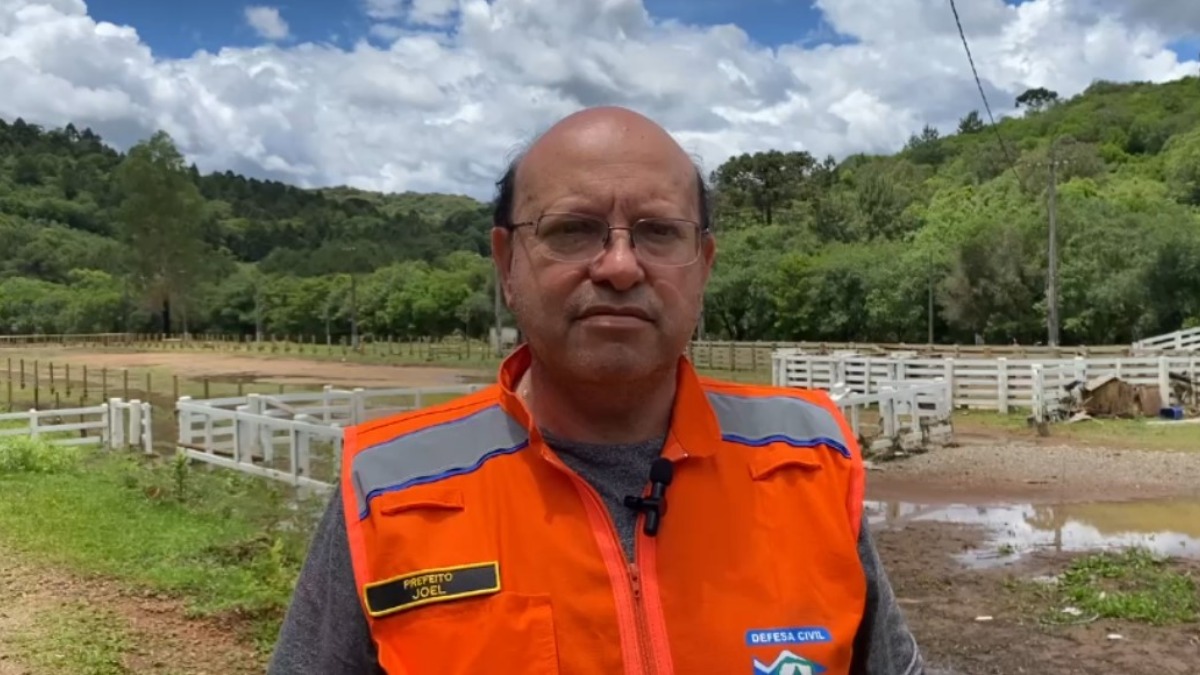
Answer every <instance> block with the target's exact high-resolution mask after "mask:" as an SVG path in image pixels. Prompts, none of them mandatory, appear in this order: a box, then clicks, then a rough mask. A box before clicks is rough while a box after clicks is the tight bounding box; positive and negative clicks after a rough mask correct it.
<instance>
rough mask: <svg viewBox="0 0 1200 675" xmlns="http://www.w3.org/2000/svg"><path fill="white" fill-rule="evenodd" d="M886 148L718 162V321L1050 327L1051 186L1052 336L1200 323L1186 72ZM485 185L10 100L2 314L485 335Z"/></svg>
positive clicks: (77, 321) (849, 328) (0, 269)
mask: <svg viewBox="0 0 1200 675" xmlns="http://www.w3.org/2000/svg"><path fill="white" fill-rule="evenodd" d="M1017 103H1018V104H1019V105H1020V106H1021V107H1022V109H1023V115H1022V116H1020V117H1015V118H1010V119H1006V120H1004V121H1003V122H1002V123H1001V124H1000V125H999V126H998V127H991V126H990V125H988V124H986V122H985V120H984V119H983V118H981V116H980V114H979V113H978V112H972V111H964V115H963V118H962V121H961V123H960V125H959V128H958V130H957V132H956V133H954V134H951V135H948V136H945V137H942V136H940V135H939V134H938V133H937V131H935V130H933V129H932V128H926V129H924V130H920V131H917V132H916V133H914V134H913V136H912V138H911V139H910V141H909V143H908V144H907V146H906V147H905V149H904V150H903V151H901V152H900V153H898V154H896V155H894V156H887V157H867V156H853V157H849V158H846V159H845V160H843V161H841V162H840V163H838V162H835V161H834V160H833V159H832V158H825V159H821V158H814V157H812V156H810V155H808V154H806V153H803V152H765V153H759V154H755V155H746V156H741V157H734V158H731V159H730V160H729V161H728V162H726V163H725V164H723V165H721V166H720V167H719V168H718V169H717V170H716V171H714V172H713V175H712V182H713V184H714V188H715V193H716V196H717V216H718V220H717V223H718V225H717V227H718V242H719V243H718V248H719V256H718V260H719V262H718V267H717V270H716V274H715V277H714V279H713V282H712V286H711V289H710V293H709V299H708V304H707V310H706V322H705V325H706V329H707V333H708V335H709V336H710V337H723V338H734V339H742V340H747V339H777V340H796V339H812V340H878V341H900V340H903V341H911V342H923V341H925V340H926V339H927V335H928V331H929V329H930V325H929V316H930V314H929V308H930V300H931V299H932V305H933V322H932V330H933V335H934V339H935V340H936V341H938V342H953V341H963V342H971V341H973V340H974V339H975V337H976V336H977V335H978V336H981V337H983V338H984V339H985V340H987V341H988V342H992V343H996V342H1004V343H1008V342H1012V341H1013V340H1017V341H1020V342H1023V343H1033V342H1044V341H1045V340H1046V335H1047V329H1046V312H1047V303H1046V298H1047V293H1046V288H1047V276H1046V275H1047V242H1048V222H1049V203H1050V200H1049V199H1048V197H1049V187H1050V185H1051V183H1052V180H1051V179H1052V173H1051V168H1053V179H1054V184H1055V185H1056V186H1057V187H1056V190H1055V197H1056V198H1055V199H1054V203H1055V209H1054V212H1055V215H1056V221H1057V229H1058V251H1059V265H1058V272H1059V274H1058V278H1059V288H1060V293H1059V297H1060V302H1059V304H1060V316H1061V337H1062V342H1063V343H1065V344H1079V343H1088V344H1097V343H1111V342H1127V341H1129V340H1132V339H1134V338H1136V337H1138V336H1142V335H1149V334H1154V333H1159V332H1168V331H1172V330H1177V329H1179V328H1181V327H1183V326H1189V325H1197V324H1200V80H1197V79H1195V78H1188V79H1184V80H1181V81H1177V82H1172V83H1168V84H1163V85H1153V84H1112V83H1104V82H1099V83H1096V84H1094V85H1093V86H1092V87H1091V88H1089V90H1088V91H1087V92H1085V93H1083V94H1081V95H1080V96H1077V97H1075V98H1073V99H1070V100H1059V98H1058V96H1057V95H1056V94H1055V93H1054V92H1052V91H1048V90H1045V89H1038V90H1031V91H1029V92H1026V93H1025V94H1023V95H1022V96H1021V97H1020V98H1019V99H1018V101H1017ZM488 224H489V215H488V209H487V206H486V205H484V204H481V203H478V202H476V201H474V200H471V199H469V198H466V197H461V196H450V195H419V194H401V195H382V194H375V193H368V192H363V191H359V190H353V189H348V188H330V189H323V190H301V189H297V188H294V187H290V186H287V185H283V184H280V183H275V182H264V181H258V180H253V179H248V178H245V177H243V176H239V175H236V174H232V173H228V172H226V173H215V174H210V175H200V174H199V173H198V172H197V171H196V170H195V168H194V167H191V166H188V165H187V164H186V162H185V161H184V160H183V158H182V157H180V155H179V153H178V152H177V151H176V149H175V148H174V146H173V145H172V143H171V140H170V139H169V138H168V137H167V136H166V135H164V134H158V135H156V136H155V137H153V138H151V139H147V140H146V141H145V142H143V143H142V144H140V145H138V146H135V147H134V148H133V149H131V150H130V152H129V153H128V154H127V155H122V154H119V153H117V152H115V151H113V150H112V149H110V148H108V147H107V146H105V145H104V144H103V143H102V142H101V139H99V138H98V137H97V136H96V135H94V134H93V133H91V132H90V131H88V130H83V131H79V130H77V129H75V128H74V127H72V126H67V127H66V128H64V129H50V130H47V129H41V128H38V127H36V126H33V125H30V124H27V123H25V122H23V121H21V120H13V121H0V332H9V333H12V332H18V333H21V332H63V331H70V332H101V331H118V330H134V331H161V330H163V326H164V325H165V326H169V327H170V330H171V331H172V332H174V331H180V330H184V329H186V330H190V331H192V332H201V331H211V332H239V333H253V332H254V331H255V330H256V328H261V329H262V330H263V331H264V332H266V333H274V334H279V335H283V334H299V333H303V334H307V335H314V336H322V337H323V336H325V335H327V334H328V335H331V336H333V337H334V338H335V339H336V338H338V337H340V336H344V335H346V334H347V333H349V331H350V325H351V319H352V317H354V316H357V319H358V325H359V330H360V332H361V333H363V334H370V333H374V334H377V335H391V336H396V337H418V336H440V335H448V334H451V333H454V332H465V333H467V334H471V335H482V334H484V333H485V332H486V330H487V327H488V326H489V325H490V322H491V316H492V302H491V298H492V288H491V279H490V271H489V267H488V262H487V259H486V255H487V250H488V243H487V237H488V234H487V229H488Z"/></svg>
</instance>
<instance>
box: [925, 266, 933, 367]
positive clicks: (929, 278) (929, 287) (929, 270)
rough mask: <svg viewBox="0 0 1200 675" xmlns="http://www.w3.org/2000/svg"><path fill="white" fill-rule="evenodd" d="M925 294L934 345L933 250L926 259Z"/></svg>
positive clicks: (930, 332) (930, 336)
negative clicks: (927, 301) (927, 299)
mask: <svg viewBox="0 0 1200 675" xmlns="http://www.w3.org/2000/svg"><path fill="white" fill-rule="evenodd" d="M925 286H926V289H925V292H926V295H928V296H929V344H930V345H931V346H932V345H933V249H930V250H929V253H928V254H927V256H926V259H925Z"/></svg>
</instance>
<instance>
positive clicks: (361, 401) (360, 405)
mask: <svg viewBox="0 0 1200 675" xmlns="http://www.w3.org/2000/svg"><path fill="white" fill-rule="evenodd" d="M366 396H367V395H366V392H364V391H363V388H362V387H355V389H354V392H353V393H352V394H351V396H350V424H352V425H355V424H362V423H363V422H365V421H366V419H367V405H366V403H367V401H366Z"/></svg>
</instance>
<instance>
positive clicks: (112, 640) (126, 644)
mask: <svg viewBox="0 0 1200 675" xmlns="http://www.w3.org/2000/svg"><path fill="white" fill-rule="evenodd" d="M7 638H8V641H9V642H10V643H11V645H12V646H13V648H15V650H16V653H15V654H13V656H15V657H16V658H17V659H18V660H19V661H20V662H22V663H24V664H27V665H28V666H29V667H30V668H33V669H34V672H37V673H42V674H43V675H78V674H79V673H87V674H88V675H126V673H128V672H129V670H128V669H127V668H126V667H125V665H124V658H123V656H124V654H125V653H126V652H127V651H129V649H130V647H131V644H130V637H129V635H128V633H127V632H126V631H125V629H124V621H123V619H122V618H121V617H119V616H117V614H116V613H115V612H113V611H112V610H110V609H106V608H104V607H93V606H89V605H87V604H86V603H83V602H77V603H74V604H73V605H72V606H68V607H56V608H54V609H52V610H50V611H47V612H39V613H38V616H37V619H36V621H35V622H34V624H33V625H32V626H30V627H29V629H28V630H24V631H21V632H19V633H18V634H17V635H15V636H7Z"/></svg>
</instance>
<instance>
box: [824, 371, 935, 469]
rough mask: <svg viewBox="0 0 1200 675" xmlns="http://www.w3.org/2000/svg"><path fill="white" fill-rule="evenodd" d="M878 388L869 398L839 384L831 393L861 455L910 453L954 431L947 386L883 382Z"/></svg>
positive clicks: (922, 382) (933, 381) (933, 383)
mask: <svg viewBox="0 0 1200 675" xmlns="http://www.w3.org/2000/svg"><path fill="white" fill-rule="evenodd" d="M878 385H879V388H878V390H877V391H875V392H874V393H870V394H862V393H857V392H854V391H852V390H850V389H849V388H848V387H846V386H845V385H841V384H839V385H837V386H835V387H833V388H832V389H831V390H830V397H831V398H833V401H834V403H836V404H837V406H838V407H839V408H841V411H842V415H843V416H844V417H845V418H846V421H847V422H848V423H849V424H850V428H851V429H852V430H853V431H854V434H855V435H856V436H857V437H858V440H859V443H860V445H862V447H863V450H864V451H871V452H878V451H880V450H889V449H901V450H913V449H916V448H921V447H926V446H928V445H929V444H930V443H938V442H945V441H946V440H948V439H949V437H950V436H951V434H952V432H953V427H952V424H951V419H950V416H951V406H950V385H949V383H948V382H946V381H945V380H930V381H911V380H909V381H886V380H885V381H880V382H879V383H878ZM872 421H873V422H872Z"/></svg>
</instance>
